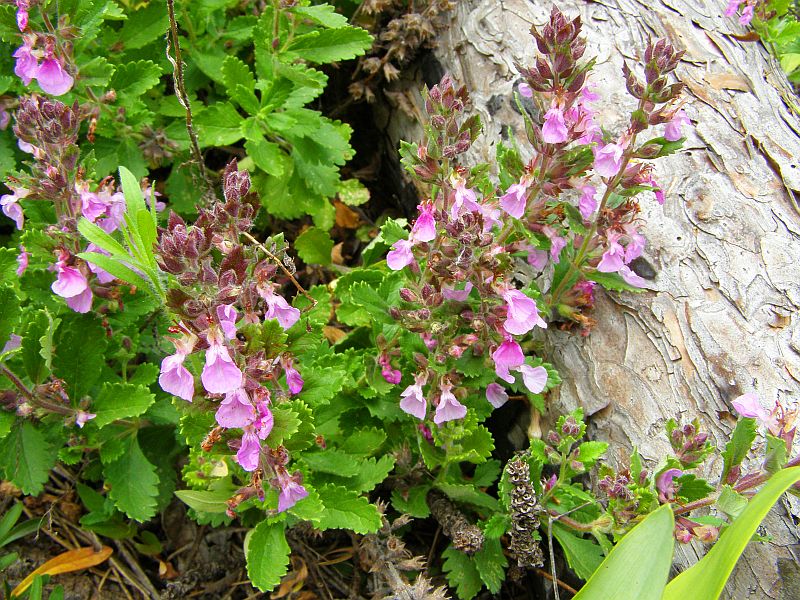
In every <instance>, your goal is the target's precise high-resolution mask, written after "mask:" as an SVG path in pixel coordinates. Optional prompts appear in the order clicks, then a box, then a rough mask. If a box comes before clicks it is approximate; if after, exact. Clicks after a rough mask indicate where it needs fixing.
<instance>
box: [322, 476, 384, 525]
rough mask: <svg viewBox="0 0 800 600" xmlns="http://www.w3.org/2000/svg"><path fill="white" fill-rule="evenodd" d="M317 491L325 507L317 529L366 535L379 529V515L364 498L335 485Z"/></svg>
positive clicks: (324, 486)
mask: <svg viewBox="0 0 800 600" xmlns="http://www.w3.org/2000/svg"><path fill="white" fill-rule="evenodd" d="M317 491H318V492H319V497H320V499H321V500H322V504H323V505H324V506H325V510H324V511H323V513H322V515H320V520H319V525H318V526H317V527H318V529H320V530H325V529H349V530H351V531H353V532H355V533H363V534H366V533H373V532H375V531H377V530H378V529H379V528H380V526H381V515H380V513H379V512H378V509H377V508H376V507H375V506H374V505H373V504H370V503H369V500H367V499H366V498H365V497H363V496H359V495H358V494H357V493H356V492H354V491H351V490H348V489H347V488H343V487H340V486H336V485H323V486H322V487H320V488H319V489H318V490H317Z"/></svg>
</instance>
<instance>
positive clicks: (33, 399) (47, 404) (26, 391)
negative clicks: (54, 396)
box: [0, 365, 75, 415]
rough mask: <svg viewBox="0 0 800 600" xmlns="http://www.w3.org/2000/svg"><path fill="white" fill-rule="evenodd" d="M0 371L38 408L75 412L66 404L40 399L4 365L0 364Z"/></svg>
mask: <svg viewBox="0 0 800 600" xmlns="http://www.w3.org/2000/svg"><path fill="white" fill-rule="evenodd" d="M0 373H2V374H3V375H5V376H6V377H7V378H8V380H9V381H10V382H11V383H13V384H14V387H16V388H17V389H18V390H19V392H20V394H22V395H23V396H25V398H26V399H27V400H28V402H30V403H31V404H34V405H36V406H38V407H39V408H43V409H44V410H47V411H50V412H53V413H57V414H61V415H73V414H75V411H74V410H72V409H71V408H67V407H66V406H59V405H58V404H53V403H51V402H48V401H47V400H42V399H41V398H39V397H38V396H37V395H36V394H34V393H33V392H32V391H31V390H29V389H28V386H26V385H25V384H24V383H23V382H22V380H21V379H20V378H19V377H17V375H16V374H15V373H14V372H13V371H12V370H11V369H9V368H8V367H7V366H6V365H0Z"/></svg>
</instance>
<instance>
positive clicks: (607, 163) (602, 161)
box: [592, 144, 622, 177]
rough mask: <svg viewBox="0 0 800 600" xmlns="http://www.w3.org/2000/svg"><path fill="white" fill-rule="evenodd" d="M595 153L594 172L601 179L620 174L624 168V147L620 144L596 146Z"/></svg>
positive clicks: (593, 149) (593, 150)
mask: <svg viewBox="0 0 800 600" xmlns="http://www.w3.org/2000/svg"><path fill="white" fill-rule="evenodd" d="M592 152H593V153H594V170H595V173H597V174H598V175H600V176H601V177H613V176H614V175H616V174H617V173H618V172H619V168H620V166H622V146H619V145H618V144H606V145H605V146H602V147H600V146H595V147H594V148H592Z"/></svg>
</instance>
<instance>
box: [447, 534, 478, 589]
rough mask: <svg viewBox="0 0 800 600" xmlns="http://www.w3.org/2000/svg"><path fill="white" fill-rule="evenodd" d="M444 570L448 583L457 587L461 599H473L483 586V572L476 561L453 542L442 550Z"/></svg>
mask: <svg viewBox="0 0 800 600" xmlns="http://www.w3.org/2000/svg"><path fill="white" fill-rule="evenodd" d="M442 558H443V559H444V562H443V563H442V570H443V571H444V572H445V574H446V575H447V583H448V584H450V587H453V588H455V589H456V594H458V597H459V598H460V599H461V600H472V598H474V597H475V596H477V595H478V592H480V591H481V588H482V587H483V581H482V580H481V574H480V572H479V571H478V567H477V566H476V565H475V561H473V560H471V559H470V557H469V556H467V555H466V554H464V553H463V552H460V551H459V550H456V549H455V548H454V547H453V546H452V544H451V545H450V546H448V547H447V550H445V551H444V552H442Z"/></svg>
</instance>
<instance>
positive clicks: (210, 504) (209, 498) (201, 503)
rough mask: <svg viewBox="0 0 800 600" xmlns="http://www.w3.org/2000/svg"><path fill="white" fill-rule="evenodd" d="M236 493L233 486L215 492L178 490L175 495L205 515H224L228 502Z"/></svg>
mask: <svg viewBox="0 0 800 600" xmlns="http://www.w3.org/2000/svg"><path fill="white" fill-rule="evenodd" d="M235 493H236V487H235V486H233V485H230V486H225V487H220V488H219V489H215V490H178V491H176V492H175V495H176V496H177V497H178V498H179V499H180V500H181V501H182V502H184V503H185V504H186V505H187V506H189V507H190V508H193V509H195V510H197V511H200V512H204V513H224V512H225V511H226V510H227V509H228V504H227V502H228V500H229V499H230V498H231V496H233V495H234V494H235Z"/></svg>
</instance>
